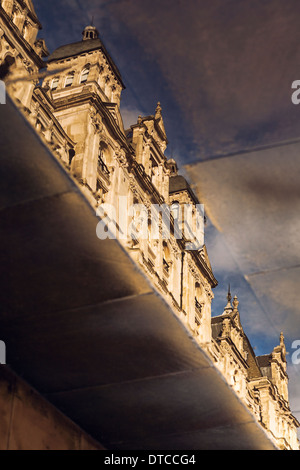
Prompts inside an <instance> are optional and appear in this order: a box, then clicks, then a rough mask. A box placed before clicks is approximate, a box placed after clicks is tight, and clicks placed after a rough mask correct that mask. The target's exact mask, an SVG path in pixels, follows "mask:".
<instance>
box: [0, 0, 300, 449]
mask: <svg viewBox="0 0 300 470" xmlns="http://www.w3.org/2000/svg"><path fill="white" fill-rule="evenodd" d="M39 29H41V25H40V23H39V21H38V19H37V17H36V14H35V12H34V7H33V4H32V2H31V1H30V0H28V1H25V0H24V1H21V0H2V2H1V8H0V37H1V43H0V78H1V79H3V80H4V82H5V84H6V88H7V92H8V93H9V95H10V96H11V97H12V99H13V100H14V101H15V103H16V104H17V105H18V106H19V107H20V109H21V110H22V112H23V113H24V115H25V116H26V117H27V119H28V121H29V122H30V124H31V125H32V126H33V127H34V128H35V129H36V131H37V132H38V133H39V135H40V136H41V138H42V139H43V141H44V143H45V145H47V146H48V147H49V149H50V150H51V151H52V153H53V154H54V155H55V156H56V157H57V159H58V160H59V161H60V162H61V164H62V165H63V166H64V168H65V169H66V170H67V171H69V172H70V175H71V176H72V178H73V179H74V181H76V183H77V184H78V186H79V187H80V189H81V190H82V192H83V193H84V195H85V196H86V198H87V199H88V200H89V202H90V204H91V205H92V207H93V208H94V209H95V210H97V209H98V210H99V208H102V211H103V212H102V213H101V214H102V215H103V218H104V219H105V217H106V220H109V224H110V225H109V226H110V227H112V232H114V230H115V233H114V235H115V236H117V237H118V238H119V239H120V242H121V243H122V245H123V246H124V248H125V249H126V250H127V251H128V253H129V254H130V255H131V256H132V258H133V259H134V260H135V262H136V263H137V265H138V266H139V268H140V269H142V270H143V272H144V273H145V274H146V275H147V277H148V278H149V280H150V281H151V282H152V283H153V285H154V286H155V288H156V289H157V290H158V292H159V293H160V294H161V295H163V296H164V298H165V299H166V301H167V302H168V303H169V305H170V307H171V308H172V309H173V311H174V313H175V314H176V315H177V316H178V318H179V319H180V320H181V321H182V323H183V324H184V325H185V327H186V328H187V330H188V332H189V333H190V334H191V335H192V336H193V337H194V339H195V341H197V342H198V343H199V345H200V346H201V347H202V348H203V349H204V350H205V351H206V353H207V355H208V356H209V357H210V358H211V360H212V363H213V364H214V365H215V366H216V367H217V368H218V369H219V370H220V372H221V373H222V374H223V375H224V377H225V379H226V380H227V382H228V383H229V385H230V386H231V387H232V388H233V390H234V391H235V392H236V393H237V395H238V396H239V397H240V398H241V400H242V401H243V402H244V403H245V405H246V406H247V407H248V408H249V409H250V410H251V411H252V412H253V414H254V416H255V417H256V418H257V420H258V421H259V422H260V423H261V425H262V426H263V427H264V429H265V430H266V432H268V433H269V435H270V438H271V439H272V440H274V441H275V443H276V444H277V446H278V447H279V448H282V449H298V447H299V444H298V440H297V427H298V426H299V423H298V422H297V420H296V419H295V418H294V417H293V416H292V414H291V411H290V409H289V403H288V391H287V383H288V377H287V374H286V359H285V353H286V352H285V346H284V340H283V335H281V337H280V345H279V346H278V347H276V348H275V349H274V350H273V352H272V353H271V354H270V355H267V356H261V357H255V354H254V352H253V350H252V348H251V345H250V343H249V340H248V338H247V336H246V335H245V333H244V331H243V328H242V325H241V323H240V317H239V311H238V300H237V298H236V297H235V298H234V299H233V302H231V300H232V299H231V294H230V293H229V294H228V299H227V300H228V303H227V305H226V307H225V309H224V312H223V313H222V315H220V316H217V317H212V316H211V303H212V300H213V297H214V296H213V289H214V288H215V287H216V286H217V281H216V279H215V277H214V274H213V271H212V267H211V265H210V262H209V258H208V254H207V250H206V247H205V245H204V246H200V247H198V248H197V249H188V248H187V247H189V245H188V244H189V243H190V241H191V239H192V238H193V236H192V235H191V234H193V233H194V232H195V230H196V229H197V220H198V219H197V208H198V204H199V201H198V199H197V197H196V195H195V194H194V193H193V191H192V189H191V187H190V186H189V184H188V183H187V181H186V180H185V178H184V177H183V176H181V175H180V174H178V169H177V165H176V162H175V161H174V160H173V159H167V157H166V156H165V153H164V152H165V150H166V147H167V144H168V141H167V136H166V132H165V127H164V122H163V117H162V108H161V105H160V103H158V104H157V106H156V109H155V110H154V113H153V115H149V116H144V117H142V116H139V117H138V120H137V122H136V123H135V124H133V125H132V126H131V127H130V129H124V126H123V121H122V116H121V112H120V101H121V93H122V91H123V90H124V88H125V87H124V84H123V82H122V78H121V74H120V72H119V70H118V69H117V67H116V65H115V64H114V62H113V60H112V58H111V57H110V56H109V54H108V52H107V51H106V49H105V47H104V45H103V44H102V41H101V39H100V38H99V33H98V31H97V29H96V28H95V27H94V26H88V27H86V28H85V29H84V31H83V35H82V39H81V40H79V41H78V42H76V43H73V44H68V45H64V46H62V47H59V48H58V49H57V50H55V51H54V52H53V53H52V54H51V55H49V53H48V51H47V48H46V45H45V42H44V41H43V40H42V39H39V40H37V39H36V38H37V33H38V31H39ZM45 65H46V66H47V71H46V72H43V71H41V72H39V71H40V70H41V69H44V67H45ZM41 78H43V82H42V84H41V85H40V84H39V83H40V79H41ZM124 201H125V202H124ZM124 204H125V206H124ZM187 206H188V207H189V208H190V209H191V212H190V214H189V216H187V215H186V213H185V212H184V207H187ZM105 207H113V208H115V210H116V212H115V214H118V217H117V218H116V220H115V217H116V215H115V214H114V216H113V217H112V216H111V214H110V215H107V213H105V210H104V209H103V208H105ZM132 207H134V211H135V212H134V213H132V214H131V213H130V210H131V208H132ZM152 207H156V208H159V210H156V211H154V212H152V211H151V208H152ZM128 211H129V212H128ZM145 211H146V216H144V215H145V214H142V212H143V213H145ZM123 212H125V213H127V212H128V217H125V225H126V224H128V221H129V219H130V215H131V216H133V219H134V221H135V224H131V230H132V232H131V233H129V236H123V234H124V231H123V230H122V229H124V226H123V225H122V223H121V222H120V220H121V219H122V217H121V218H120V217H119V214H120V213H121V214H122V213H123ZM149 214H151V218H150V217H149ZM164 217H166V218H164ZM131 218H132V217H131ZM187 218H188V224H187V223H186V222H187V220H186V219H187ZM122 220H123V222H124V218H123V219H122ZM137 220H139V221H140V224H139V223H137V222H136V221H137ZM165 220H168V221H169V224H170V225H169V227H167V226H166V222H165ZM143 224H146V226H145V227H144V228H145V231H146V233H147V236H146V237H140V236H139V233H140V231H141V230H142V228H141V226H142V225H143ZM182 226H183V230H182V233H181V229H182ZM187 227H188V228H187ZM127 228H128V226H126V230H127ZM155 230H156V235H155V234H154V231H155ZM168 230H169V232H168ZM166 231H167V232H166ZM178 231H179V232H180V237H179V236H178ZM166 233H167V235H168V236H166ZM95 236H96V234H95Z"/></svg>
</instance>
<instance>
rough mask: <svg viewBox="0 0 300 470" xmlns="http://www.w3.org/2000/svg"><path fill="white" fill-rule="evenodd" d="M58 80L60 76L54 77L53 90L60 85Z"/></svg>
mask: <svg viewBox="0 0 300 470" xmlns="http://www.w3.org/2000/svg"><path fill="white" fill-rule="evenodd" d="M58 82H59V78H58V77H54V78H53V80H52V82H51V90H56V89H57V87H58Z"/></svg>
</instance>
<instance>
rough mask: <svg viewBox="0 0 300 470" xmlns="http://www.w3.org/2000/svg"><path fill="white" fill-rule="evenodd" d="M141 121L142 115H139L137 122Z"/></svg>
mask: <svg viewBox="0 0 300 470" xmlns="http://www.w3.org/2000/svg"><path fill="white" fill-rule="evenodd" d="M141 122H142V116H141V115H139V117H138V119H137V123H138V124H141Z"/></svg>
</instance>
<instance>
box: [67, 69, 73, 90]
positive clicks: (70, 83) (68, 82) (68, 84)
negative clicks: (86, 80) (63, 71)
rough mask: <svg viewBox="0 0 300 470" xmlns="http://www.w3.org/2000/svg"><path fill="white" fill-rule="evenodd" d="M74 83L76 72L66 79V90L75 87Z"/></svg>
mask: <svg viewBox="0 0 300 470" xmlns="http://www.w3.org/2000/svg"><path fill="white" fill-rule="evenodd" d="M73 81H74V72H73V73H70V74H69V75H68V76H67V78H66V82H65V88H67V87H69V86H72V85H73Z"/></svg>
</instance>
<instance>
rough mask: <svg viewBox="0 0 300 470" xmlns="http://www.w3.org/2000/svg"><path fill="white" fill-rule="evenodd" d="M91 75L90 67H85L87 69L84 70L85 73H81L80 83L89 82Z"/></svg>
mask: <svg viewBox="0 0 300 470" xmlns="http://www.w3.org/2000/svg"><path fill="white" fill-rule="evenodd" d="M89 73H90V69H89V67H85V69H83V71H82V72H81V76H80V83H85V82H86V81H87V79H88V76H89Z"/></svg>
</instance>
